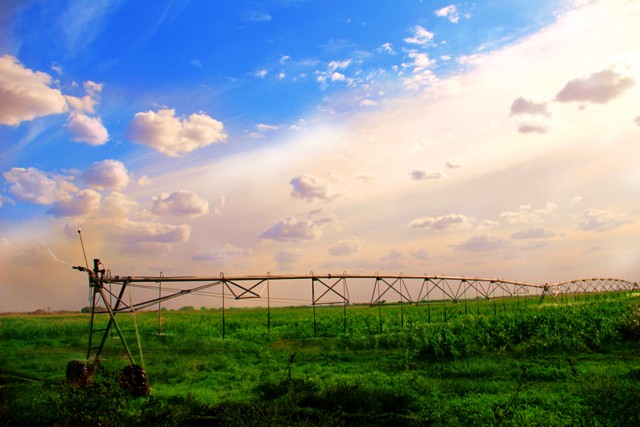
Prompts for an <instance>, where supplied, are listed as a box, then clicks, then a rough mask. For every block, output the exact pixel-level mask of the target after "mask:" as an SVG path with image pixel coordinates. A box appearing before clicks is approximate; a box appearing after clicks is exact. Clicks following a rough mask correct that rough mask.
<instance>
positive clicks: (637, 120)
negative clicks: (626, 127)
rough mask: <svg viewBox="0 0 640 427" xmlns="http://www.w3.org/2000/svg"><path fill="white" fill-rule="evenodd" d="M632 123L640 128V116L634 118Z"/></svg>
mask: <svg viewBox="0 0 640 427" xmlns="http://www.w3.org/2000/svg"><path fill="white" fill-rule="evenodd" d="M633 123H635V124H637V125H638V126H640V116H636V118H635V119H634V120H633Z"/></svg>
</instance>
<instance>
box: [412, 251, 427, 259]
mask: <svg viewBox="0 0 640 427" xmlns="http://www.w3.org/2000/svg"><path fill="white" fill-rule="evenodd" d="M411 256H412V257H414V258H415V259H419V260H421V261H427V260H428V259H429V251H427V250H426V249H416V250H412V251H411Z"/></svg>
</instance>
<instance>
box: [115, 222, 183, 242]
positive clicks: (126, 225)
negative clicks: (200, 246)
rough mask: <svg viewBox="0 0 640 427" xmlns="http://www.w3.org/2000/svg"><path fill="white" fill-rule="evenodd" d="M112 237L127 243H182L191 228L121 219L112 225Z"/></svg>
mask: <svg viewBox="0 0 640 427" xmlns="http://www.w3.org/2000/svg"><path fill="white" fill-rule="evenodd" d="M112 231H113V233H114V235H115V236H116V237H117V238H119V239H121V240H124V241H126V242H129V243H165V244H173V243H184V242H186V241H188V240H189V237H190V234H191V227H190V226H188V225H186V224H182V225H170V224H162V223H160V222H157V221H131V220H129V219H121V220H119V221H117V222H115V223H114V225H113V228H112Z"/></svg>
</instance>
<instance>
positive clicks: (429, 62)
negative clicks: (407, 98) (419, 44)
mask: <svg viewBox="0 0 640 427" xmlns="http://www.w3.org/2000/svg"><path fill="white" fill-rule="evenodd" d="M407 56H408V58H409V59H410V61H408V62H403V63H402V68H406V69H410V70H412V74H411V75H410V76H409V77H406V78H405V79H404V80H403V83H404V85H405V87H406V88H407V89H409V90H418V89H421V88H423V87H425V86H429V85H432V84H434V83H435V82H436V81H437V80H438V79H437V77H436V75H435V74H434V73H433V71H432V70H431V67H432V66H433V65H434V64H435V60H433V59H431V58H430V57H429V55H428V54H427V53H424V52H417V51H415V50H412V51H410V52H409V53H408V54H407Z"/></svg>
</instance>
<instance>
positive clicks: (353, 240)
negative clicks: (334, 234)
mask: <svg viewBox="0 0 640 427" xmlns="http://www.w3.org/2000/svg"><path fill="white" fill-rule="evenodd" d="M363 246H364V242H363V241H362V239H360V238H359V237H357V236H352V237H349V238H348V239H345V240H341V241H340V242H338V243H337V244H335V245H334V246H332V247H331V248H329V253H330V254H331V255H334V256H344V255H350V254H353V253H356V252H358V251H359V250H360V249H362V247H363Z"/></svg>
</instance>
